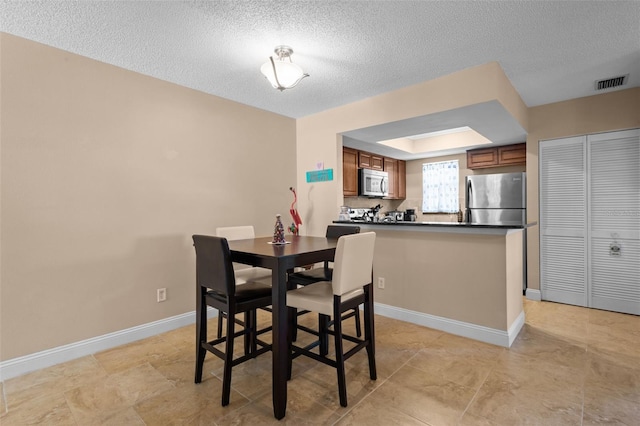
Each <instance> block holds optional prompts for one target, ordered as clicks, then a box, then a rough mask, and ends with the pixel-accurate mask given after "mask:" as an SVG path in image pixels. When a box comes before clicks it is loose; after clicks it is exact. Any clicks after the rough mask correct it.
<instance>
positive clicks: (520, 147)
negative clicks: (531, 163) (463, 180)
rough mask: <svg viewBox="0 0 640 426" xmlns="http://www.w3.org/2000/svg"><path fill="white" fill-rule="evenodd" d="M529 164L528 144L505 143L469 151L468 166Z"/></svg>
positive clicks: (472, 167)
mask: <svg viewBox="0 0 640 426" xmlns="http://www.w3.org/2000/svg"><path fill="white" fill-rule="evenodd" d="M526 164H527V144H526V143H519V144H515V145H503V146H496V147H493V148H480V149H472V150H469V151H467V168H468V169H484V168H487V167H501V166H523V165H526Z"/></svg>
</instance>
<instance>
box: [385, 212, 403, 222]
mask: <svg viewBox="0 0 640 426" xmlns="http://www.w3.org/2000/svg"><path fill="white" fill-rule="evenodd" d="M386 218H389V219H390V220H391V221H393V222H398V221H400V222H401V221H403V220H404V212H400V211H390V212H387V214H386V217H385V219H386Z"/></svg>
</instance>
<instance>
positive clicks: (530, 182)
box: [527, 88, 640, 289]
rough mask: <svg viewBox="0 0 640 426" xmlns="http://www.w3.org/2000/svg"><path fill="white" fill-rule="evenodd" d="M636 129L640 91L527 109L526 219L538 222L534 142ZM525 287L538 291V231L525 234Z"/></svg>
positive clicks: (610, 94) (536, 143)
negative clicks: (526, 264) (526, 274)
mask: <svg viewBox="0 0 640 426" xmlns="http://www.w3.org/2000/svg"><path fill="white" fill-rule="evenodd" d="M639 127H640V88H634V89H627V90H621V91H616V92H611V93H607V94H603V95H598V96H589V97H585V98H580V99H573V100H570V101H565V102H558V103H554V104H549V105H542V106H539V107H534V108H530V109H529V129H528V130H529V133H528V135H527V219H528V221H529V222H537V221H538V213H539V211H538V207H539V205H538V142H539V141H541V140H546V139H556V138H564V137H569V136H578V135H586V134H592V133H601V132H607V131H613V130H623V129H632V128H639ZM527 243H528V248H527V253H528V266H527V270H528V279H527V281H528V286H529V288H534V289H540V230H539V227H538V226H535V227H533V228H531V229H529V230H528V232H527Z"/></svg>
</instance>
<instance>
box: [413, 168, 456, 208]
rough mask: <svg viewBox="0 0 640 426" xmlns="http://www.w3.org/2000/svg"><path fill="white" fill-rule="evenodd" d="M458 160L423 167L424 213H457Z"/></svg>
mask: <svg viewBox="0 0 640 426" xmlns="http://www.w3.org/2000/svg"><path fill="white" fill-rule="evenodd" d="M458 176H459V173H458V160H453V161H440V162H438V163H425V164H423V165H422V212H423V213H457V212H458V209H459V205H458V188H459V186H458V181H459V177H458Z"/></svg>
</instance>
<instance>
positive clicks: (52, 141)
mask: <svg viewBox="0 0 640 426" xmlns="http://www.w3.org/2000/svg"><path fill="white" fill-rule="evenodd" d="M0 46H1V50H0V61H1V62H0V63H1V67H0V84H1V86H0V87H1V92H0V108H1V113H2V115H1V126H2V127H1V129H0V152H1V153H2V156H1V157H0V159H1V175H0V176H1V181H0V182H1V196H0V203H1V204H0V232H1V236H2V239H1V245H0V250H1V251H0V254H1V257H0V270H1V273H0V280H1V281H0V294H1V299H0V304H1V306H0V320H1V323H0V325H1V327H2V329H1V340H0V345H1V347H0V360H7V359H11V358H14V357H18V356H22V355H27V354H31V353H34V352H38V351H41V350H45V349H48V348H53V347H57V346H60V345H64V344H68V343H72V342H77V341H80V340H83V339H87V338H91V337H96V336H100V335H103V334H105V333H109V332H115V331H119V330H122V329H126V328H129V327H133V326H136V325H140V324H144V323H148V322H151V321H155V320H159V319H163V318H167V317H170V316H173V315H178V314H182V313H185V312H189V311H192V310H194V309H195V306H194V302H195V291H194V289H195V284H194V252H193V247H192V242H191V235H192V234H194V233H209V234H211V233H213V232H214V230H215V228H216V227H217V226H225V225H233V224H253V225H255V227H256V233H258V234H261V235H268V234H269V233H271V232H272V229H273V228H272V227H273V223H274V220H275V214H276V213H282V214H286V213H287V210H288V208H289V204H290V203H291V199H292V197H291V193H290V192H289V190H288V188H289V186H291V185H292V184H295V179H296V171H295V167H294V165H293V164H294V163H295V161H296V158H295V150H296V146H295V127H296V123H295V120H293V119H290V118H286V117H283V116H279V115H275V114H272V113H268V112H265V111H262V110H258V109H254V108H251V107H248V106H245V105H242V104H238V103H235V102H231V101H228V100H224V99H221V98H217V97H214V96H210V95H206V94H203V93H200V92H197V91H194V90H190V89H186V88H184V87H180V86H177V85H174V84H169V83H167V82H163V81H160V80H156V79H153V78H150V77H146V76H143V75H140V74H136V73H133V72H130V71H125V70H123V69H120V68H117V67H114V66H110V65H106V64H104V63H101V62H97V61H94V60H91V59H88V58H85V57H81V56H77V55H73V54H70V53H67V52H64V51H61V50H57V49H53V48H50V47H47V46H44V45H41V44H38V43H34V42H31V41H27V40H24V39H21V38H17V37H14V36H10V35H7V34H0ZM274 95H277V93H276V92H275V91H274ZM334 157H335V154H334ZM273 165H277V167H273ZM160 287H166V288H167V295H168V297H167V301H166V302H163V303H156V289H157V288H160Z"/></svg>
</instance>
